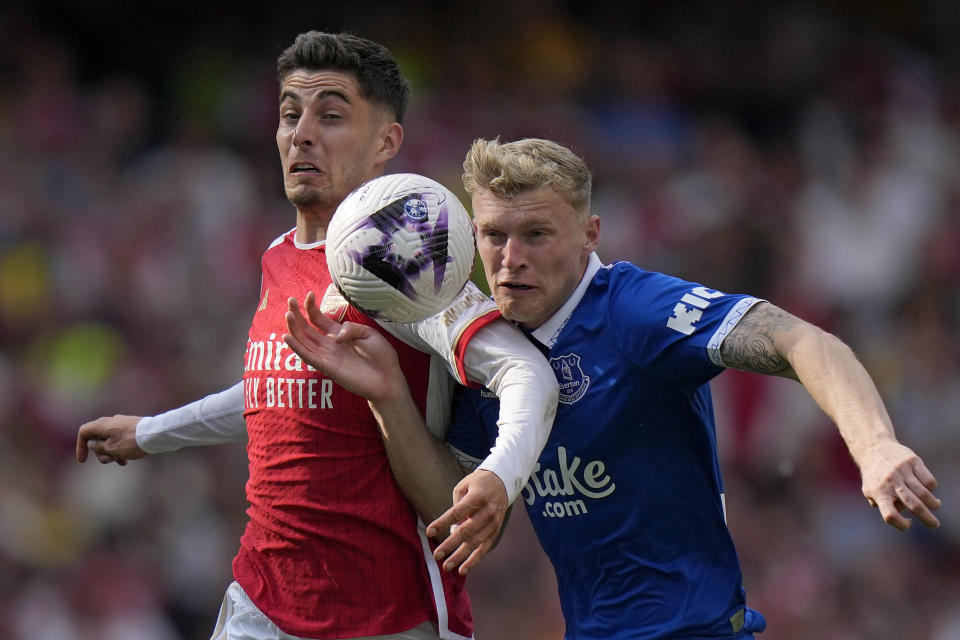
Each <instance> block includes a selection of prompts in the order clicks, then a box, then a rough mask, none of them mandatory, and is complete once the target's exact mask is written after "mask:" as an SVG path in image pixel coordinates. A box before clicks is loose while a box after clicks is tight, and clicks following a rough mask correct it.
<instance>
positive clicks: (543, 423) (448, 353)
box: [380, 281, 559, 502]
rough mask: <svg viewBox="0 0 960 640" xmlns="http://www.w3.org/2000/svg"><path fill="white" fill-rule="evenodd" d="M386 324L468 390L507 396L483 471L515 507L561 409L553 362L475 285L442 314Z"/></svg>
mask: <svg viewBox="0 0 960 640" xmlns="http://www.w3.org/2000/svg"><path fill="white" fill-rule="evenodd" d="M380 324H381V326H383V328H384V329H386V330H387V331H389V332H390V333H392V334H393V335H395V336H396V337H398V338H400V339H401V340H403V341H404V342H406V343H407V344H411V345H413V346H415V347H418V348H421V349H423V350H427V351H432V352H434V353H436V354H438V355H440V356H441V357H442V358H444V360H445V361H446V362H447V366H448V370H449V371H450V373H451V374H452V375H453V376H454V378H455V379H456V380H457V381H458V382H459V383H460V384H461V385H465V386H478V385H482V386H484V387H486V388H488V389H489V390H490V391H492V392H493V393H495V394H496V395H497V397H498V398H500V407H501V408H500V418H499V421H498V426H499V433H498V435H497V438H496V443H495V445H494V447H493V450H492V451H491V452H490V454H489V455H488V456H485V460H484V461H483V463H482V464H481V465H480V468H481V469H486V470H488V471H491V472H493V473H495V474H496V475H497V476H498V477H499V478H500V479H501V480H502V481H503V484H504V486H505V487H506V490H507V498H508V499H509V500H510V502H513V500H514V499H515V498H516V497H517V496H518V495H519V494H520V491H521V490H522V489H523V485H524V484H526V481H527V478H528V477H529V475H530V474H531V473H532V472H533V467H534V465H535V464H536V462H537V458H539V457H540V452H541V451H542V450H543V446H544V445H545V444H546V442H547V437H548V436H549V435H550V427H551V426H552V425H553V418H554V414H555V413H556V410H557V397H558V395H559V391H558V385H557V381H556V376H554V374H553V370H552V369H551V368H550V365H549V364H548V363H547V361H546V359H545V358H544V357H543V355H542V354H541V353H540V352H539V351H538V350H537V349H536V348H535V347H534V346H533V345H531V344H530V342H529V340H527V339H526V338H525V337H524V336H523V334H522V333H520V331H519V330H518V329H516V328H515V327H514V326H513V325H511V324H510V323H509V322H507V321H506V320H503V319H502V318H501V317H500V312H499V311H498V310H497V307H496V305H495V304H494V303H493V301H492V300H490V298H489V297H487V296H486V295H484V294H483V293H482V292H481V291H480V290H479V289H478V288H477V286H476V285H475V284H474V283H473V282H469V281H468V282H467V286H466V287H464V289H463V291H461V292H460V295H459V296H458V297H457V299H456V300H455V301H454V302H453V303H452V304H451V305H450V306H448V307H447V308H446V309H445V310H444V311H442V312H441V313H439V314H437V315H435V316H432V317H430V318H428V319H426V320H424V321H421V322H418V323H413V324H403V325H400V324H394V323H389V322H381V323H380Z"/></svg>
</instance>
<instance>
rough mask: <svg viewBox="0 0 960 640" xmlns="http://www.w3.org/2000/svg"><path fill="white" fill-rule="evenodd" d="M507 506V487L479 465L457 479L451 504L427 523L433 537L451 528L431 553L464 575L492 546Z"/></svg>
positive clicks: (450, 569) (445, 565)
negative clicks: (478, 467)
mask: <svg viewBox="0 0 960 640" xmlns="http://www.w3.org/2000/svg"><path fill="white" fill-rule="evenodd" d="M507 506H508V505H507V489H506V487H505V486H504V485H503V481H502V480H500V478H499V477H498V476H497V475H496V474H495V473H493V472H491V471H487V470H485V469H478V470H477V471H474V472H473V473H471V474H469V475H467V476H466V477H465V478H464V479H463V480H461V481H460V482H458V483H457V486H455V487H454V488H453V506H452V507H451V508H450V509H448V510H447V511H446V512H445V513H444V514H443V515H442V516H440V517H439V518H437V519H436V520H434V521H433V522H431V523H430V526H428V527H427V535H428V536H430V537H432V538H433V537H437V536H439V535H440V534H441V532H443V531H446V530H447V529H448V528H449V529H450V536H449V537H448V538H447V539H446V540H444V541H443V542H442V543H441V544H440V546H438V547H437V548H436V550H435V551H434V553H433V555H434V557H435V558H436V559H437V560H438V561H439V560H444V558H446V561H445V562H444V563H443V568H444V570H446V571H452V570H453V569H455V568H456V567H458V566H459V567H460V574H461V575H466V574H467V573H468V572H469V571H470V570H471V569H472V568H473V567H475V566H476V565H477V563H478V562H480V558H482V557H483V556H485V555H486V554H487V552H488V551H490V550H491V549H493V547H494V546H495V545H496V543H497V539H498V535H499V533H500V528H501V527H502V526H503V520H504V518H505V517H506V514H507Z"/></svg>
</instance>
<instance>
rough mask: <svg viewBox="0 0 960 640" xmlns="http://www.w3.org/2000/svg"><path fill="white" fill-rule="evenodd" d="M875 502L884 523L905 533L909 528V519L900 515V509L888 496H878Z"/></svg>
mask: <svg viewBox="0 0 960 640" xmlns="http://www.w3.org/2000/svg"><path fill="white" fill-rule="evenodd" d="M875 500H876V503H877V508H878V509H879V510H880V516H881V517H882V518H883V520H884V522H886V523H887V524H889V525H890V526H892V527H895V528H897V529H899V530H900V531H906V530H907V529H909V528H910V524H911V522H910V519H909V518H906V517H904V516H903V515H902V514H901V513H900V509H898V508H897V505H896V504H895V503H894V500H893V499H891V498H890V497H889V496H878V497H877V498H875Z"/></svg>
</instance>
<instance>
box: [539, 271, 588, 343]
mask: <svg viewBox="0 0 960 640" xmlns="http://www.w3.org/2000/svg"><path fill="white" fill-rule="evenodd" d="M601 268H603V263H602V262H601V261H600V257H599V256H597V254H596V253H595V252H594V253H591V254H590V259H589V260H588V261H587V268H586V269H585V270H584V272H583V277H582V278H580V284H578V285H577V288H576V289H574V290H573V293H571V294H570V297H569V298H567V301H566V302H564V303H563V304H562V305H560V308H559V309H557V311H556V313H554V314H553V315H552V316H550V317H549V318H548V319H547V321H546V322H544V323H543V324H542V325H540V326H539V327H537V328H536V329H534V330H533V331H532V332H531V333H530V335H532V336H533V337H534V338H536V339H537V340H538V341H540V342H541V343H543V344H545V345H547V347H550V348H552V347H553V345H554V344H555V343H556V342H557V337H558V336H559V335H560V332H561V331H563V328H564V327H565V326H567V321H568V320H570V316H571V315H573V310H574V309H576V308H577V305H578V304H580V301H581V300H583V296H584V295H585V294H586V293H587V287H589V286H590V282H591V281H592V280H593V276H595V275H596V274H597V271H599V270H600V269H601Z"/></svg>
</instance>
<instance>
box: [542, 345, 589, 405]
mask: <svg viewBox="0 0 960 640" xmlns="http://www.w3.org/2000/svg"><path fill="white" fill-rule="evenodd" d="M550 366H551V367H553V371H554V374H555V375H556V376H557V382H559V383H560V402H562V403H563V404H573V403H574V402H576V401H577V400H579V399H580V398H582V397H583V394H585V393H586V392H587V389H589V388H590V376H588V375H587V374H585V373H584V372H583V369H582V368H581V367H580V356H579V355H577V354H576V353H568V354H566V355H563V356H558V357H555V358H550Z"/></svg>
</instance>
